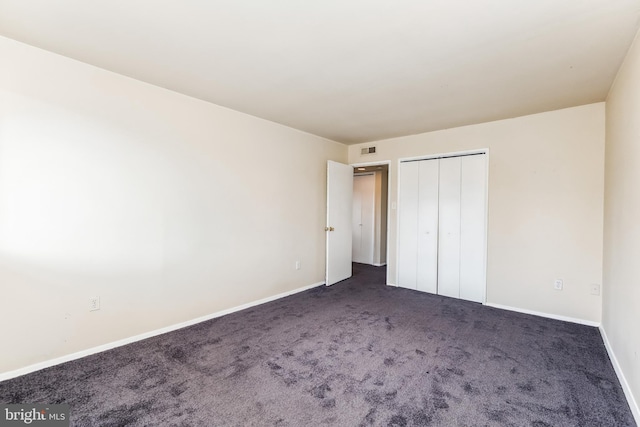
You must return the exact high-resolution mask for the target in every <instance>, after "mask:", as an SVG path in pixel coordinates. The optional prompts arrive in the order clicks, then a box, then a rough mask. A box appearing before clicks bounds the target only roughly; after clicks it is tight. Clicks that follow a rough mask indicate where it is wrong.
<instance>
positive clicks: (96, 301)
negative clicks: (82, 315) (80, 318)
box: [89, 297, 100, 311]
mask: <svg viewBox="0 0 640 427" xmlns="http://www.w3.org/2000/svg"><path fill="white" fill-rule="evenodd" d="M96 310H100V297H89V311H96Z"/></svg>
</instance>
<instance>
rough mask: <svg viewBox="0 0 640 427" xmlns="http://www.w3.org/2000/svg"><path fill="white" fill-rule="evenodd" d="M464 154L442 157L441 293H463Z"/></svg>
mask: <svg viewBox="0 0 640 427" xmlns="http://www.w3.org/2000/svg"><path fill="white" fill-rule="evenodd" d="M460 166H461V158H460V157H450V158H446V159H440V182H439V190H440V198H439V199H440V200H439V212H438V213H439V215H438V216H439V233H438V294H439V295H444V296H449V297H454V298H458V297H459V296H460Z"/></svg>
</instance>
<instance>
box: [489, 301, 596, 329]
mask: <svg viewBox="0 0 640 427" xmlns="http://www.w3.org/2000/svg"><path fill="white" fill-rule="evenodd" d="M484 305H486V306H487V307H493V308H499V309H501V310H508V311H515V312H518V313H524V314H532V315H534V316H540V317H546V318H548V319H555V320H562V321H565V322H571V323H577V324H579V325H586V326H593V327H595V328H597V327H599V326H600V322H594V321H593V320H585V319H578V318H575V317H568V316H561V315H559V314H551V313H543V312H541V311H535V310H527V309H525V308H518V307H511V306H508V305H502V304H494V303H491V302H488V303H485V304H484Z"/></svg>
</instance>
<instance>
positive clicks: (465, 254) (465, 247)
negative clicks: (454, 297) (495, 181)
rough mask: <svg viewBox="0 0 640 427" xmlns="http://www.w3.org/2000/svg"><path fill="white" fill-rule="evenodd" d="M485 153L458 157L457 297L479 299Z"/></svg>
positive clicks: (483, 245) (481, 298) (482, 284)
mask: <svg viewBox="0 0 640 427" xmlns="http://www.w3.org/2000/svg"><path fill="white" fill-rule="evenodd" d="M486 177H487V173H486V156H485V155H475V156H466V157H462V175H461V182H460V298H462V299H465V300H469V301H476V302H483V301H484V297H485V295H484V293H485V288H486V284H485V281H486V274H485V265H486V261H485V252H486V247H487V245H486V243H485V211H486V207H485V203H486V200H485V194H486Z"/></svg>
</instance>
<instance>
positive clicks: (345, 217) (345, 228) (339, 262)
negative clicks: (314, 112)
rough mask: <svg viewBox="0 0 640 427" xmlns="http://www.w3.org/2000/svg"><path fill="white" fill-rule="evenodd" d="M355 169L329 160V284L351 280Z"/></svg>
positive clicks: (327, 229) (327, 227)
mask: <svg viewBox="0 0 640 427" xmlns="http://www.w3.org/2000/svg"><path fill="white" fill-rule="evenodd" d="M352 208H353V167H351V166H349V165H344V164H342V163H337V162H333V161H331V160H329V162H328V164H327V226H326V228H325V232H326V234H327V262H326V265H327V271H326V278H325V279H326V284H327V286H330V285H333V284H334V283H337V282H339V281H341V280H344V279H348V278H349V277H351V274H352V272H351V238H352V234H351V233H352V232H351V221H352V218H351V210H352Z"/></svg>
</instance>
